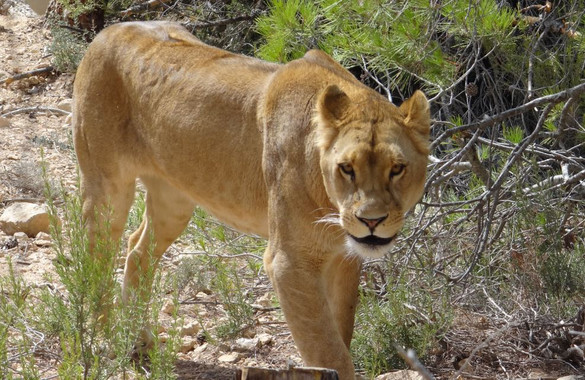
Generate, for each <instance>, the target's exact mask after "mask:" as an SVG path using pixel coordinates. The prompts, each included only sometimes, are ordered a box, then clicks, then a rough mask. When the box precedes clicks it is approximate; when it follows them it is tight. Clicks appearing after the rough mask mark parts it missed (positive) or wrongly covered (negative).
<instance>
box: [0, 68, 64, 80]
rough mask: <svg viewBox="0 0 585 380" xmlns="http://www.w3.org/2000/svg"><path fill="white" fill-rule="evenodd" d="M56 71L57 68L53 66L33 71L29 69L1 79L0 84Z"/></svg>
mask: <svg viewBox="0 0 585 380" xmlns="http://www.w3.org/2000/svg"><path fill="white" fill-rule="evenodd" d="M54 71H55V68H54V67H53V66H47V67H42V68H40V69H34V70H31V71H27V72H26V73H21V74H16V75H13V76H11V77H8V78H5V79H3V80H2V81H0V84H10V83H12V82H16V81H17V80H21V79H26V78H30V77H34V76H37V75H49V74H51V73H53V72H54Z"/></svg>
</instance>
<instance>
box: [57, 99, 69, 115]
mask: <svg viewBox="0 0 585 380" xmlns="http://www.w3.org/2000/svg"><path fill="white" fill-rule="evenodd" d="M57 108H59V109H60V110H63V111H67V112H71V99H65V100H63V101H61V102H59V104H57Z"/></svg>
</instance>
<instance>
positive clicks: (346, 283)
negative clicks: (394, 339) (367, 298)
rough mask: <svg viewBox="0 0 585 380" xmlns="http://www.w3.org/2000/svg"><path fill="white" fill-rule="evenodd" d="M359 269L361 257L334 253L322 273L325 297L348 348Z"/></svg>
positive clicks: (355, 306)
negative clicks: (323, 275) (325, 288)
mask: <svg viewBox="0 0 585 380" xmlns="http://www.w3.org/2000/svg"><path fill="white" fill-rule="evenodd" d="M361 269H362V259H361V258H359V257H357V256H344V255H334V256H333V257H332V258H331V261H330V263H329V264H328V265H327V267H326V271H325V273H324V274H325V277H324V279H325V281H326V284H327V299H328V301H329V305H330V308H331V310H332V311H333V315H334V318H335V321H336V323H337V327H338V328H339V331H340V332H341V336H342V338H343V342H344V343H345V345H346V346H347V348H348V349H349V345H350V343H351V338H352V336H353V327H354V321H355V313H356V309H357V305H358V285H359V281H360V274H361Z"/></svg>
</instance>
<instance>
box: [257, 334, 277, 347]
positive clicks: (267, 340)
mask: <svg viewBox="0 0 585 380" xmlns="http://www.w3.org/2000/svg"><path fill="white" fill-rule="evenodd" d="M256 338H257V339H258V341H259V342H260V347H264V346H268V345H269V344H271V343H272V341H273V340H274V338H273V337H272V335H270V334H265V333H263V334H258V335H257V336H256Z"/></svg>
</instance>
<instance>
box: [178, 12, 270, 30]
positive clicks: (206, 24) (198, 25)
mask: <svg viewBox="0 0 585 380" xmlns="http://www.w3.org/2000/svg"><path fill="white" fill-rule="evenodd" d="M260 13H261V11H258V10H254V11H252V13H251V14H249V15H241V16H236V17H232V18H228V19H224V20H217V21H203V22H188V23H183V26H184V27H185V28H187V29H190V30H195V29H206V28H213V27H216V26H225V25H229V24H235V23H238V22H242V21H250V20H254V19H255V18H256V17H258V16H259V15H260Z"/></svg>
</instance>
